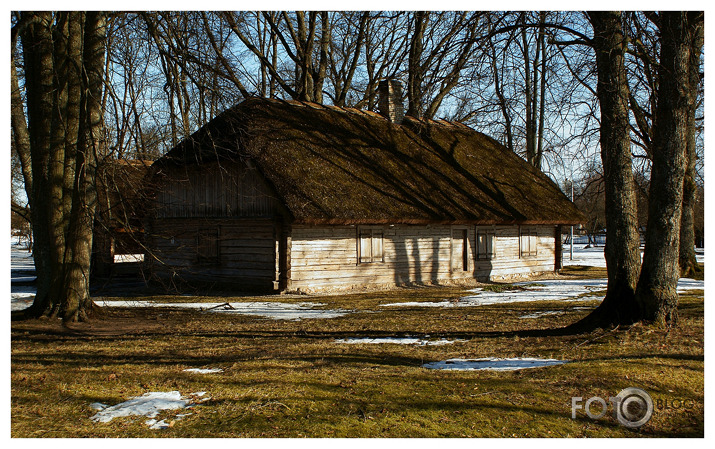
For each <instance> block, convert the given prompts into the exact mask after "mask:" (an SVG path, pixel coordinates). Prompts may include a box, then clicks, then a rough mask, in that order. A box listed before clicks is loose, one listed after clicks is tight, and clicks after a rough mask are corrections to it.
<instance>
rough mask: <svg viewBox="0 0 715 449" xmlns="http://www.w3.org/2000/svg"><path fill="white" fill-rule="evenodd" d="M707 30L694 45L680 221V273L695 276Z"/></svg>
mask: <svg viewBox="0 0 715 449" xmlns="http://www.w3.org/2000/svg"><path fill="white" fill-rule="evenodd" d="M703 37H704V36H703V28H702V27H699V28H698V31H696V32H695V35H694V36H693V39H692V40H691V43H690V59H689V74H688V83H689V89H688V94H689V95H688V127H687V136H688V144H687V160H688V163H687V167H686V171H685V180H684V183H683V214H682V218H681V222H680V261H679V263H680V274H681V276H683V277H689V276H693V275H694V274H695V273H698V272H700V271H701V269H700V266H699V265H698V262H697V260H696V258H695V204H696V202H697V198H696V195H697V185H696V183H695V177H696V173H695V164H696V162H697V160H696V158H697V156H696V152H695V112H696V110H697V98H698V89H699V87H700V52H701V50H702V47H703Z"/></svg>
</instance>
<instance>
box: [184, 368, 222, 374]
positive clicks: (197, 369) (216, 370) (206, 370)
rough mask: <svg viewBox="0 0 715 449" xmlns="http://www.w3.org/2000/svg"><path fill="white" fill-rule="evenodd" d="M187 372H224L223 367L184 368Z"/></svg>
mask: <svg viewBox="0 0 715 449" xmlns="http://www.w3.org/2000/svg"><path fill="white" fill-rule="evenodd" d="M183 371H185V372H187V373H197V374H215V373H222V372H223V370H222V369H221V368H186V369H185V370H183Z"/></svg>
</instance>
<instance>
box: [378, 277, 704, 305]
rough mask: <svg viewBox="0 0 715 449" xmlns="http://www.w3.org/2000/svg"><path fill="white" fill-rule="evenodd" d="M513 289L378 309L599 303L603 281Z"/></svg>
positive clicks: (688, 285)
mask: <svg viewBox="0 0 715 449" xmlns="http://www.w3.org/2000/svg"><path fill="white" fill-rule="evenodd" d="M512 285H514V286H516V287H517V288H516V289H513V290H507V291H502V292H494V291H487V290H484V289H483V288H475V289H473V290H470V291H471V292H472V293H473V294H472V295H468V296H463V297H461V298H459V299H458V300H456V301H448V300H443V301H428V302H419V301H410V302H393V303H387V304H380V307H475V306H488V305H493V304H509V303H515V302H534V301H593V300H597V301H602V300H603V295H602V294H599V293H598V292H601V291H603V290H606V287H607V286H608V280H607V279H542V280H538V281H525V282H517V283H514V284H512ZM704 288H705V282H704V281H697V280H694V279H688V278H682V279H680V280H679V281H678V292H679V293H683V292H685V291H688V290H692V289H704Z"/></svg>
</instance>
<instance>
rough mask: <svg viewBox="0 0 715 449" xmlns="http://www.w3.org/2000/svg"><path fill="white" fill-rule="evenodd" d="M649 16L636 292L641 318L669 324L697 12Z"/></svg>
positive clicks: (699, 22) (673, 314) (673, 312)
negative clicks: (649, 107) (655, 50)
mask: <svg viewBox="0 0 715 449" xmlns="http://www.w3.org/2000/svg"><path fill="white" fill-rule="evenodd" d="M654 20H655V21H656V24H657V26H658V28H659V30H660V34H661V44H660V45H661V52H660V61H659V69H658V105H657V109H656V115H655V121H654V126H653V131H654V132H653V168H652V173H651V183H650V194H649V197H650V199H651V201H650V202H649V210H648V227H647V230H646V236H645V252H644V254H643V266H642V268H641V273H640V277H639V279H638V287H637V290H636V298H637V301H638V304H639V306H640V309H641V313H642V317H643V319H645V320H647V321H650V322H654V323H656V324H660V325H672V324H676V323H677V317H678V315H677V313H678V312H677V306H678V293H677V283H678V278H679V277H680V267H679V248H680V244H679V243H680V224H681V223H680V222H681V216H682V206H683V181H684V179H685V168H686V165H687V151H688V141H689V140H690V139H689V138H688V129H689V127H690V128H692V126H691V123H693V122H694V119H693V115H694V112H695V108H694V107H693V103H694V100H693V97H694V93H691V83H692V81H691V71H693V70H699V63H698V64H693V63H691V53H693V52H694V53H696V54H697V55H698V56H697V59H698V60H699V55H700V47H701V45H702V38H701V37H700V35H701V33H702V27H703V13H702V12H670V11H667V12H661V13H659V14H658V16H657V17H654ZM692 59H695V57H694V56H693V58H692ZM695 76H697V75H693V77H695ZM656 199H657V200H656Z"/></svg>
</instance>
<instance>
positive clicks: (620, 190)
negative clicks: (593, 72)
mask: <svg viewBox="0 0 715 449" xmlns="http://www.w3.org/2000/svg"><path fill="white" fill-rule="evenodd" d="M588 18H589V21H590V22H591V24H592V26H593V40H592V46H593V49H594V50H595V53H596V66H597V73H598V87H597V93H598V100H599V103H600V107H601V159H602V163H603V172H604V181H605V201H606V248H605V251H604V253H605V257H606V268H607V271H608V288H607V291H606V297H605V298H604V300H603V302H602V303H601V305H600V306H599V307H598V308H597V309H596V310H595V311H594V312H593V313H592V314H591V315H589V316H588V317H587V319H586V322H592V323H593V322H595V323H598V324H603V323H630V322H633V321H636V320H638V316H639V310H638V306H637V303H636V301H635V288H636V283H637V281H638V273H639V268H640V239H639V236H638V228H637V226H638V222H637V205H636V195H635V184H634V181H633V172H632V169H631V167H632V159H631V149H630V136H629V129H630V128H629V125H630V123H629V115H628V93H629V91H628V80H627V77H626V69H625V54H626V48H627V47H626V36H625V34H624V32H623V28H622V16H621V13H620V12H590V13H588Z"/></svg>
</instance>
